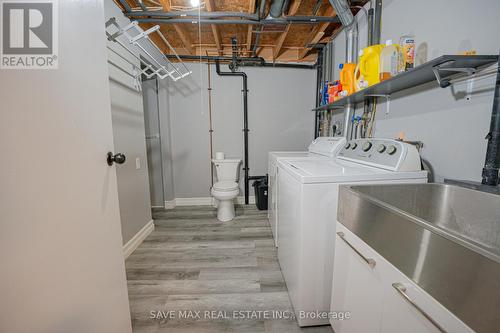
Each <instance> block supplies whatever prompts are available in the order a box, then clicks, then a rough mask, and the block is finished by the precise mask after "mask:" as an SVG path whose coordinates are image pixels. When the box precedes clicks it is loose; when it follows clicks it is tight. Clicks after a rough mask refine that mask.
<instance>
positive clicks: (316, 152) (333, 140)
mask: <svg viewBox="0 0 500 333" xmlns="http://www.w3.org/2000/svg"><path fill="white" fill-rule="evenodd" d="M344 143H345V138H342V137H319V138H316V139H315V140H313V142H311V144H310V145H309V147H308V150H307V151H272V152H269V159H268V177H269V179H268V192H267V193H268V196H267V200H268V202H267V217H268V219H269V223H270V224H271V230H272V232H273V238H274V245H275V246H278V234H277V232H276V231H277V226H278V214H277V213H276V211H277V199H278V194H277V193H278V186H277V185H278V184H277V180H278V178H277V176H276V175H277V173H278V161H280V160H285V159H294V160H302V159H317V158H323V159H325V158H329V159H333V158H334V157H335V155H336V154H337V152H338V151H339V150H340V149H341V148H342V147H343V146H344Z"/></svg>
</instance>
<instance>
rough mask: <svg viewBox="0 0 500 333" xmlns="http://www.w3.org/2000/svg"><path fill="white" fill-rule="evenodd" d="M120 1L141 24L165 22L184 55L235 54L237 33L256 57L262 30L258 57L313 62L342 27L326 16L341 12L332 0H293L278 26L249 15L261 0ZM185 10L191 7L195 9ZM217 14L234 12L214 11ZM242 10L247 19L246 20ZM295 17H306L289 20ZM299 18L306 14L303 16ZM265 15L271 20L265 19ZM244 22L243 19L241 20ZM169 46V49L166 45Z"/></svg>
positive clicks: (244, 51)
mask: <svg viewBox="0 0 500 333" xmlns="http://www.w3.org/2000/svg"><path fill="white" fill-rule="evenodd" d="M114 1H115V3H116V4H117V6H118V7H120V9H121V10H122V11H123V12H124V13H125V15H126V16H127V15H128V16H130V17H131V18H132V19H137V20H139V22H142V23H141V26H143V25H144V26H146V25H149V24H150V25H151V26H152V25H155V24H158V25H160V27H161V28H162V30H163V31H164V33H165V38H167V39H168V41H169V42H171V43H172V45H173V47H174V48H175V50H176V52H177V53H178V54H180V55H196V54H204V55H205V54H209V55H224V54H226V55H228V54H231V52H230V51H231V47H230V46H228V45H227V44H228V40H229V39H230V37H233V36H237V38H238V43H239V45H238V50H239V52H241V55H244V56H252V49H253V48H255V45H254V43H256V34H257V33H259V35H258V38H259V42H258V44H259V45H257V48H256V55H257V56H260V57H262V58H264V59H265V60H266V61H271V62H276V61H277V62H311V61H315V59H316V56H317V55H316V51H315V50H314V45H315V44H324V43H327V42H328V41H330V40H331V38H332V35H333V34H334V33H335V31H338V29H339V28H341V25H340V23H339V22H338V20H334V21H331V22H325V21H324V20H323V19H320V18H326V17H329V18H334V17H335V15H336V13H335V10H334V9H333V7H332V6H331V5H330V3H329V2H328V1H326V0H323V2H318V0H290V1H289V7H288V9H287V10H286V11H285V13H284V14H283V17H282V18H280V20H281V22H275V23H276V24H278V25H268V24H270V23H269V21H265V23H259V22H256V21H254V20H256V18H254V17H251V18H249V17H247V16H246V15H247V14H252V16H253V15H254V14H255V12H256V11H261V8H259V3H260V2H262V1H261V0H230V1H225V0H224V1H223V0H205V1H200V3H201V5H200V6H201V7H200V8H198V7H193V6H192V4H191V3H190V1H189V0H155V1H153V0H120V1H118V0H114ZM139 1H143V2H142V4H143V6H140V3H139ZM366 2H367V0H360V1H357V2H356V6H353V7H352V8H351V10H352V12H353V14H356V13H357V11H359V8H360V6H362V5H363V4H365V3H366ZM266 3H267V6H266V8H265V9H264V10H263V12H265V13H264V14H263V16H267V12H268V10H269V4H270V2H269V1H267V2H266ZM125 4H126V5H125ZM159 5H161V7H159ZM144 8H146V11H148V13H143V14H139V15H138V14H137V13H138V12H141V11H145V9H144ZM184 10H188V11H189V13H186V12H184ZM198 10H200V11H201V13H202V14H203V17H202V18H201V21H202V22H201V24H202V25H205V26H202V27H201V29H200V28H199V27H198V21H199V18H198V17H197V15H195V14H197V13H198ZM130 11H133V12H134V14H131V13H130ZM155 11H156V12H169V13H171V14H172V15H156V14H153V13H154V12H155ZM211 12H212V13H228V14H229V15H224V14H221V15H210V13H211ZM242 14H244V15H243V16H244V18H241V16H242ZM294 16H295V17H297V19H298V20H300V21H298V20H297V19H296V20H291V19H287V18H289V17H294ZM298 16H301V17H304V18H302V19H301V18H298ZM144 19H147V20H144ZM261 19H262V20H266V18H265V17H263V18H261ZM210 20H212V21H210ZM240 20H241V22H237V21H240ZM224 21H227V23H226V22H224ZM283 21H288V22H283ZM208 28H210V29H208ZM264 28H265V29H264ZM224 42H225V43H226V45H224ZM160 44H161V45H162V46H164V45H163V44H162V43H160ZM164 49H165V50H167V48H166V47H165V48H164ZM200 52H201V53H200Z"/></svg>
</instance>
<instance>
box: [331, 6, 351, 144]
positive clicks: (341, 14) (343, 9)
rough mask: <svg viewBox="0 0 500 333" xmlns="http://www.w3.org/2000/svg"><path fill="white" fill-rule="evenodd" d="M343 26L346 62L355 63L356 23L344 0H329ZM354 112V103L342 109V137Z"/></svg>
mask: <svg viewBox="0 0 500 333" xmlns="http://www.w3.org/2000/svg"><path fill="white" fill-rule="evenodd" d="M329 1H330V4H331V5H332V7H333V9H335V12H336V13H337V16H338V18H339V19H340V22H341V23H342V25H343V26H344V28H345V34H346V38H347V43H346V44H347V45H346V62H351V63H356V57H357V54H358V25H357V23H356V20H355V19H354V16H353V15H352V12H351V8H350V7H349V4H348V3H347V1H346V0H329ZM353 114H354V105H353V104H351V103H348V104H347V105H346V107H345V110H344V133H343V134H344V137H345V138H346V139H347V138H348V137H349V125H350V123H351V118H352V115H353Z"/></svg>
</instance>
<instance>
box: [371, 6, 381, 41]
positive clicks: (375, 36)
mask: <svg viewBox="0 0 500 333" xmlns="http://www.w3.org/2000/svg"><path fill="white" fill-rule="evenodd" d="M381 23H382V0H375V17H374V18H373V29H372V42H373V44H380V30H381V29H380V27H381Z"/></svg>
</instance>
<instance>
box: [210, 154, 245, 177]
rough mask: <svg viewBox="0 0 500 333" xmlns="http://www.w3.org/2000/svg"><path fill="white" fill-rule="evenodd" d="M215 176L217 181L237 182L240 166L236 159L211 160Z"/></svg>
mask: <svg viewBox="0 0 500 333" xmlns="http://www.w3.org/2000/svg"><path fill="white" fill-rule="evenodd" d="M212 163H213V164H214V166H215V171H216V174H217V181H219V182H220V181H224V180H229V181H233V182H238V180H239V178H240V164H241V160H238V159H227V158H226V159H223V160H217V159H214V160H212Z"/></svg>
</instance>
